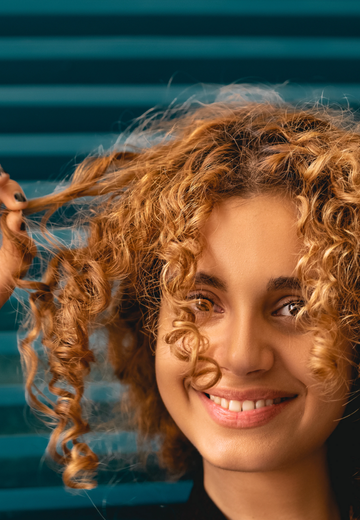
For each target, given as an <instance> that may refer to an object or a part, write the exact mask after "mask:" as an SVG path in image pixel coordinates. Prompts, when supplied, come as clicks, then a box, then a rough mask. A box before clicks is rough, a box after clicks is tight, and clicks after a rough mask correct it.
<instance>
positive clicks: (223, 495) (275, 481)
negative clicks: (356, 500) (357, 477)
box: [204, 450, 340, 520]
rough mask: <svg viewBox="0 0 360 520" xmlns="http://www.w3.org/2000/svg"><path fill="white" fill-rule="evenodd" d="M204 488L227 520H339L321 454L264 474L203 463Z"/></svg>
mask: <svg viewBox="0 0 360 520" xmlns="http://www.w3.org/2000/svg"><path fill="white" fill-rule="evenodd" d="M204 486H205V489H206V492H207V493H208V495H209V496H210V498H211V499H212V500H213V502H214V503H215V504H216V505H217V507H218V508H219V509H220V510H221V511H222V512H223V513H224V515H225V516H226V518H228V519H229V520H250V519H251V520H258V519H259V520H260V519H261V520H262V519H264V518H266V520H303V519H304V518H306V520H340V513H339V508H338V506H337V504H336V501H335V498H334V493H333V491H332V489H331V485H330V477H329V473H328V468H327V460H326V453H325V450H323V451H319V452H317V453H316V454H313V456H312V457H309V458H308V459H304V460H302V461H299V462H298V463H297V464H296V465H294V464H292V465H289V467H286V468H281V469H277V470H276V471H266V472H243V471H230V470H226V469H221V468H218V467H215V466H213V465H212V464H210V463H209V462H207V461H206V460H204Z"/></svg>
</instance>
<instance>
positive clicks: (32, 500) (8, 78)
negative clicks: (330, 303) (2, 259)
mask: <svg viewBox="0 0 360 520" xmlns="http://www.w3.org/2000/svg"><path fill="white" fill-rule="evenodd" d="M231 82H246V83H264V84H267V85H268V84H283V83H284V82H289V84H288V86H287V87H286V88H285V87H280V92H282V93H283V95H284V97H285V98H286V99H288V100H292V101H296V100H303V99H310V98H314V97H315V98H317V99H320V98H322V99H323V102H328V100H329V101H330V102H333V103H336V104H339V105H340V106H344V107H345V106H347V105H348V104H349V105H350V106H352V107H353V108H354V109H355V110H357V109H358V108H359V105H360V2H359V1H358V0H343V1H341V2H340V1H338V0H326V1H325V0H313V1H308V0H303V1H301V2H300V1H297V2H291V1H289V0H287V1H272V2H269V1H267V0H253V1H251V2H250V1H248V0H246V1H243V0H181V1H175V0H151V1H149V0H142V1H140V0H132V1H129V0H101V1H100V0H99V1H97V2H94V1H92V0H72V1H70V0H62V1H60V0H56V1H55V0H53V1H52V0H47V1H45V0H31V1H29V0H22V1H21V0H13V1H12V2H9V1H5V0H0V162H1V164H2V165H3V167H4V168H5V170H7V171H8V172H9V173H10V174H11V176H12V177H13V178H15V179H17V180H19V181H21V183H22V186H23V187H24V191H25V193H26V194H27V196H28V197H34V196H38V195H41V194H44V193H49V192H51V191H52V190H53V189H54V188H55V186H56V185H57V183H58V181H59V180H60V179H62V178H63V177H64V176H65V175H66V174H68V173H71V171H73V168H74V166H75V165H76V164H77V163H78V162H79V161H81V159H82V158H83V157H85V156H86V155H87V154H88V153H89V152H91V151H92V150H94V149H96V148H97V147H98V146H99V145H103V146H104V147H105V148H106V147H108V146H110V145H111V144H113V143H114V142H115V140H116V137H117V135H118V134H119V132H120V131H121V130H124V129H125V128H126V126H127V125H128V124H129V123H130V122H131V120H132V119H133V118H135V117H137V116H139V115H140V114H142V113H143V112H145V111H146V110H148V109H149V108H151V107H153V106H158V107H159V108H161V107H165V106H166V105H167V104H169V103H170V102H171V101H173V100H174V99H177V100H178V101H182V100H185V99H186V98H187V97H188V96H189V95H193V94H196V93H197V92H203V90H204V87H203V86H202V84H212V85H217V84H228V83H231ZM210 91H211V89H210ZM61 233H63V235H62V236H63V237H65V239H66V233H67V231H66V229H59V230H58V234H59V235H61ZM21 309H22V307H21V305H20V304H19V303H18V302H17V301H16V299H15V298H12V299H11V300H10V302H9V303H8V304H7V305H6V306H5V308H3V309H2V311H1V314H0V519H2V518H14V519H23V518H26V519H37V520H41V519H42V518H44V519H45V518H53V519H54V520H55V519H57V518H59V519H60V518H64V517H66V518H67V519H68V520H73V519H74V520H75V519H77V520H78V519H80V518H86V519H90V518H101V516H100V513H101V515H102V516H103V517H104V518H106V519H115V518H121V519H123V520H126V519H130V518H132V519H135V518H138V519H141V518H160V517H159V512H158V511H159V510H158V509H155V506H156V505H158V504H164V505H166V504H175V506H174V507H176V504H177V503H180V502H183V501H185V500H186V498H187V496H188V494H189V491H190V488H191V482H190V481H187V480H185V481H182V482H179V483H171V482H167V481H166V480H164V475H163V474H162V473H160V472H156V471H155V470H156V468H155V466H156V464H155V462H154V468H155V469H154V468H153V470H154V471H153V472H152V474H151V475H150V473H149V474H147V473H144V472H143V471H141V470H140V469H139V468H138V465H137V463H136V443H135V437H134V436H133V435H130V434H127V433H125V432H122V433H121V432H120V433H118V432H115V433H113V434H111V435H109V434H108V435H105V434H101V435H100V434H99V435H97V436H95V435H93V436H92V437H91V436H90V438H89V441H91V443H92V445H93V446H94V449H96V451H97V452H98V453H99V454H100V455H105V454H107V453H109V451H114V452H117V451H122V452H123V453H126V455H127V457H128V458H127V459H126V460H125V459H124V460H120V461H116V464H114V462H112V463H109V467H108V470H107V471H105V472H103V473H102V475H101V477H100V485H99V487H98V488H97V489H96V490H94V491H91V492H89V493H88V494H87V493H80V494H77V495H74V494H71V493H68V492H66V491H64V490H63V488H62V482H61V478H60V477H59V476H58V475H57V474H56V473H55V472H54V471H52V470H51V469H50V468H49V467H48V466H47V464H46V462H44V459H43V453H44V450H45V447H46V443H47V433H46V430H45V429H44V426H43V425H42V423H41V422H39V421H38V420H37V419H35V418H34V417H33V416H32V415H31V414H30V412H29V410H28V408H27V406H26V403H25V398H24V389H23V382H22V376H21V368H20V363H19V355H18V351H17V338H16V336H17V332H16V331H17V328H18V325H19V322H20V321H21V316H22V311H21ZM120 391H121V390H120V388H119V387H118V386H117V385H116V383H114V382H112V381H110V380H109V381H104V380H101V379H98V380H95V381H94V382H93V383H92V384H91V385H90V386H89V389H88V390H87V395H88V397H90V398H92V399H93V400H94V401H95V403H97V406H98V407H99V409H100V410H106V408H107V407H109V406H110V405H111V403H112V402H114V401H116V399H117V396H118V394H119V392H120ZM154 475H155V477H154ZM93 504H95V506H96V507H97V508H98V510H97V509H96V507H94V505H93ZM164 515H165V516H164V518H166V514H165V513H164Z"/></svg>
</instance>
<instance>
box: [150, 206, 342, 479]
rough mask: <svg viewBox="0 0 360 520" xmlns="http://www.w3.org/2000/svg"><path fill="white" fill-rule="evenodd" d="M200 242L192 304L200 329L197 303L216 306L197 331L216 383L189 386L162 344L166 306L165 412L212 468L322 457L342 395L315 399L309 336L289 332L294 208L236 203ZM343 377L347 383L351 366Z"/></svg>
mask: <svg viewBox="0 0 360 520" xmlns="http://www.w3.org/2000/svg"><path fill="white" fill-rule="evenodd" d="M203 233H204V236H205V239H206V243H207V247H206V249H205V250H204V253H203V255H202V257H201V259H200V261H199V263H198V273H197V280H198V281H197V284H196V290H195V291H194V292H193V293H191V294H190V295H189V297H190V298H194V300H195V301H194V310H195V312H196V313H197V315H198V318H199V323H200V322H201V317H203V315H202V313H201V309H202V307H201V305H200V303H199V304H197V303H196V302H197V301H199V299H206V300H208V301H210V302H211V303H212V306H213V315H212V317H211V318H210V319H209V321H208V322H207V323H206V324H205V325H203V326H201V328H200V330H201V332H202V333H203V334H204V335H205V336H207V337H208V338H209V340H210V346H209V349H208V350H207V355H209V356H210V357H212V358H213V359H215V360H216V361H217V362H218V364H219V366H220V368H221V371H222V379H221V380H220V382H219V383H218V384H217V385H216V386H215V387H212V388H210V389H208V390H206V393H202V392H199V391H196V390H195V389H194V388H193V387H192V386H188V385H187V384H185V378H184V370H185V369H186V363H185V362H182V361H179V360H178V359H177V358H176V357H175V356H174V355H172V354H171V353H170V348H169V345H167V344H166V343H165V341H164V339H163V338H164V335H165V334H166V333H167V332H169V331H170V330H171V329H172V320H173V318H174V317H173V316H172V315H171V313H170V312H169V309H168V308H167V307H166V306H165V304H163V305H162V308H161V311H160V317H159V330H158V341H157V350H156V375H157V383H158V387H159V391H160V394H161V397H162V399H163V401H164V403H165V406H166V407H167V409H168V411H169V413H170V415H171V416H172V417H173V419H174V421H175V422H176V423H177V425H178V427H179V428H180V430H182V432H183V433H184V434H185V435H186V437H187V438H188V439H189V440H190V442H191V443H192V444H193V445H194V446H195V447H196V448H197V449H198V451H199V452H200V454H201V455H202V456H203V458H204V459H205V460H206V461H207V462H208V463H210V464H212V465H214V466H217V467H221V468H224V469H229V470H236V471H266V470H273V469H276V468H280V467H284V466H286V465H287V464H294V463H295V462H296V460H300V459H303V458H304V457H306V456H310V457H311V456H312V455H315V454H318V452H319V450H322V449H323V447H324V443H325V441H326V439H327V438H328V437H329V435H330V434H331V432H332V431H333V430H334V428H335V427H336V425H337V421H338V419H340V418H341V416H342V415H343V413H344V407H345V403H346V389H345V387H343V388H340V389H339V390H338V391H337V393H336V394H334V395H333V397H332V398H331V399H329V398H327V399H326V398H324V397H323V396H322V395H321V392H320V390H319V387H318V386H316V385H315V384H314V383H315V381H314V380H313V378H312V376H311V374H310V371H309V369H308V366H307V364H308V360H309V357H310V352H311V347H312V343H313V340H312V337H311V335H310V333H304V332H302V331H301V330H299V329H298V328H295V325H294V314H295V313H296V310H297V308H298V305H299V300H301V290H300V287H299V286H298V282H297V279H296V278H295V271H294V270H295V266H296V264H297V261H298V258H299V252H300V248H301V242H300V240H299V239H298V237H297V233H296V210H295V208H294V206H293V205H292V203H291V202H290V201H288V200H286V199H283V198H279V197H275V196H259V197H255V198H253V199H246V200H245V199H241V198H232V199H229V200H227V201H225V202H223V203H222V204H220V205H219V206H218V207H217V208H216V209H215V210H214V211H213V213H212V214H211V216H210V218H209V220H208V222H207V223H206V226H205V227H204V229H203ZM300 304H301V303H300ZM199 309H200V310H199ZM341 370H343V371H344V372H345V375H346V377H350V373H349V372H350V370H349V367H348V366H346V365H344V367H342V368H341ZM209 396H210V397H209ZM279 401H280V402H279Z"/></svg>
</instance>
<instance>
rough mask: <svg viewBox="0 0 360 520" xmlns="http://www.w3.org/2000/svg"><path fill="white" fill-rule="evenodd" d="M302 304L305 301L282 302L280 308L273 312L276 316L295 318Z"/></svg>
mask: <svg viewBox="0 0 360 520" xmlns="http://www.w3.org/2000/svg"><path fill="white" fill-rule="evenodd" d="M304 305H305V302H304V301H303V300H291V301H288V302H286V303H284V304H283V305H282V306H281V307H280V309H279V310H277V311H276V312H275V314H276V316H287V317H290V318H295V316H296V315H297V314H298V313H299V311H300V310H301V308H302V307H304Z"/></svg>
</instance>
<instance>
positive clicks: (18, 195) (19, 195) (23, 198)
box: [14, 193, 26, 202]
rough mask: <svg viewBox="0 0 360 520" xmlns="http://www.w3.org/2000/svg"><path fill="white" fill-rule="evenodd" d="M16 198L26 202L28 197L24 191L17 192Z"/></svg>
mask: <svg viewBox="0 0 360 520" xmlns="http://www.w3.org/2000/svg"><path fill="white" fill-rule="evenodd" d="M14 199H15V200H17V201H18V202H26V197H25V195H23V194H22V193H15V195H14Z"/></svg>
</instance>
